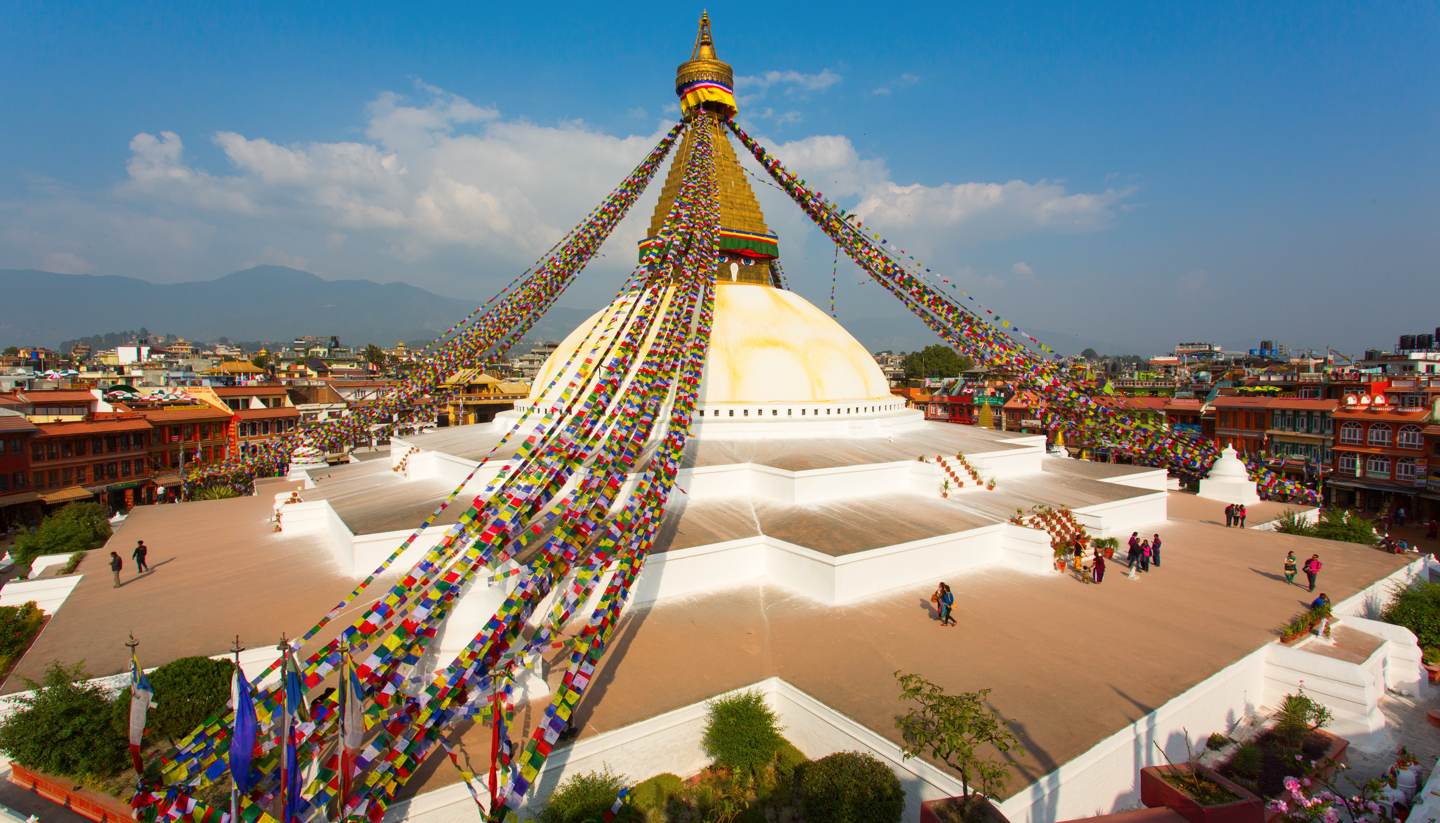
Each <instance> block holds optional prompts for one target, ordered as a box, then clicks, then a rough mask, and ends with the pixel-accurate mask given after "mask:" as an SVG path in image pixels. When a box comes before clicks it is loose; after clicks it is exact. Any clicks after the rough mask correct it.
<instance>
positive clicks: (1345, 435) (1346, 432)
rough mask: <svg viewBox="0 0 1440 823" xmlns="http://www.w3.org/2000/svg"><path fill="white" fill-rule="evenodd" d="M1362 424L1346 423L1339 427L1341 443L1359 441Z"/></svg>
mask: <svg viewBox="0 0 1440 823" xmlns="http://www.w3.org/2000/svg"><path fill="white" fill-rule="evenodd" d="M1361 430H1362V426H1361V425H1360V424H1359V423H1354V422H1351V423H1346V424H1345V425H1343V426H1341V427H1340V442H1341V443H1359V442H1361V441H1360V433H1361Z"/></svg>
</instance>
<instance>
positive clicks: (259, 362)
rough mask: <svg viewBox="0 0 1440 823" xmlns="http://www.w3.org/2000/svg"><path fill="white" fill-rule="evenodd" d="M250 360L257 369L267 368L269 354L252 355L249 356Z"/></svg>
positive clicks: (268, 366)
mask: <svg viewBox="0 0 1440 823" xmlns="http://www.w3.org/2000/svg"><path fill="white" fill-rule="evenodd" d="M250 362H251V363H252V364H253V365H254V366H255V368H257V369H268V368H270V355H268V354H263V353H262V354H257V355H255V356H254V357H252V358H250Z"/></svg>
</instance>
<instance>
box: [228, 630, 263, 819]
mask: <svg viewBox="0 0 1440 823" xmlns="http://www.w3.org/2000/svg"><path fill="white" fill-rule="evenodd" d="M244 650H245V649H244V647H242V646H241V645H240V635H238V634H237V635H235V645H233V646H231V648H230V651H231V652H232V653H233V654H234V655H235V672H234V677H233V679H232V680H231V681H230V705H231V706H232V708H233V710H234V722H233V724H232V729H231V733H230V823H239V821H240V796H241V795H243V794H245V793H246V792H248V791H250V785H251V784H250V763H251V761H252V760H253V759H254V757H255V739H256V735H257V732H258V731H259V730H258V728H257V727H258V725H259V723H258V721H257V719H256V717H255V696H254V694H253V692H252V691H251V689H250V681H249V680H247V679H245V672H244V671H242V670H241V669H240V652H242V651H244Z"/></svg>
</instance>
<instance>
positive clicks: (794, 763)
mask: <svg viewBox="0 0 1440 823" xmlns="http://www.w3.org/2000/svg"><path fill="white" fill-rule="evenodd" d="M808 762H810V758H808V757H806V756H805V754H804V753H803V752H801V751H800V750H799V749H797V748H795V744H793V743H791V742H790V741H789V740H785V739H783V738H782V739H781V742H780V751H778V752H776V753H775V777H776V779H777V780H779V781H782V782H783V781H789V780H790V779H791V778H793V777H794V776H795V772H796V771H797V770H798V769H799V768H800V766H801V765H802V764H805V763H808Z"/></svg>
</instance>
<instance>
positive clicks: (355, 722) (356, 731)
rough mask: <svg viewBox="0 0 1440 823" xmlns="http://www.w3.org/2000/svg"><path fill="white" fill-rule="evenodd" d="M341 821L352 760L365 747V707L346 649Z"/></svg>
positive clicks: (342, 687)
mask: <svg viewBox="0 0 1440 823" xmlns="http://www.w3.org/2000/svg"><path fill="white" fill-rule="evenodd" d="M340 666H341V668H340V694H339V698H340V699H339V707H340V724H339V725H340V819H341V820H344V819H345V817H346V816H347V815H348V814H349V812H350V779H351V777H352V776H353V775H354V773H355V758H356V757H357V756H358V755H359V753H360V749H361V747H363V746H364V745H365V706H364V704H363V703H362V702H361V697H362V694H363V692H361V690H360V689H361V686H360V678H359V676H357V675H356V673H355V661H354V660H352V659H351V658H350V648H349V646H341V648H340Z"/></svg>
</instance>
